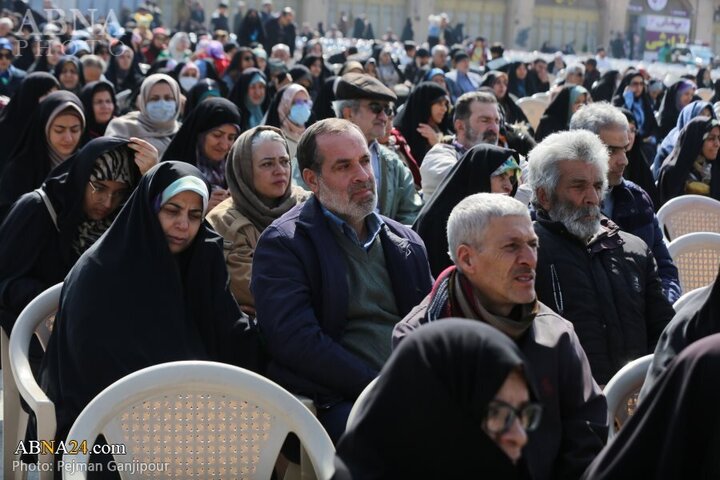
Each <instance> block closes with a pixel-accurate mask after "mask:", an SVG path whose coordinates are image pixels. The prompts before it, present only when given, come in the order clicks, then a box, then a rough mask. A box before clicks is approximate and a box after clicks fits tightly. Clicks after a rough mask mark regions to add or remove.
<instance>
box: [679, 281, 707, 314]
mask: <svg viewBox="0 0 720 480" xmlns="http://www.w3.org/2000/svg"><path fill="white" fill-rule="evenodd" d="M711 288H712V284H710V285H706V286H704V287H700V288H696V289H695V290H691V291H689V292H687V293H684V294H683V295H682V296H681V297H680V298H678V299H677V300H675V303H673V309H674V310H675V311H676V312H677V311H678V310H680V309H681V308H682V307H684V306H685V304H686V303H688V302H690V301H691V300H694V299H695V298H697V297H699V296H701V295H703V294H704V293H705V292H706V291H708V290H710V289H711Z"/></svg>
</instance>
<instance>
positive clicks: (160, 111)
mask: <svg viewBox="0 0 720 480" xmlns="http://www.w3.org/2000/svg"><path fill="white" fill-rule="evenodd" d="M176 109H177V103H176V102H175V100H155V101H154V102H148V103H147V105H146V106H145V111H146V112H147V115H148V117H150V120H152V121H153V122H158V123H163V122H168V121H170V120H172V119H173V117H175V110H176Z"/></svg>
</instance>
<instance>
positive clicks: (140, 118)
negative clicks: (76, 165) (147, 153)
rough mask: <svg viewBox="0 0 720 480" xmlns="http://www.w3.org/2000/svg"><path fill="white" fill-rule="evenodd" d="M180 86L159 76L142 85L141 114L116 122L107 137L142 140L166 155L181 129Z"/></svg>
mask: <svg viewBox="0 0 720 480" xmlns="http://www.w3.org/2000/svg"><path fill="white" fill-rule="evenodd" d="M179 102H180V86H179V85H178V84H177V82H176V81H175V80H173V79H172V77H170V76H169V75H165V74H164V73H155V74H153V75H150V76H149V77H147V78H146V79H145V80H144V81H143V83H142V85H141V86H140V93H139V94H138V98H137V106H138V110H139V111H137V112H130V113H128V114H126V115H123V116H122V117H118V118H115V119H113V120H112V121H111V122H110V124H109V125H108V126H107V129H106V130H105V135H108V136H115V137H120V138H130V137H138V138H142V139H143V140H147V141H148V142H150V143H151V144H152V145H153V146H154V147H155V148H157V150H158V153H159V155H160V156H162V155H163V153H165V150H166V149H167V147H168V145H170V142H171V141H172V138H173V136H174V135H175V134H176V133H177V131H178V130H179V129H180V123H179V122H178V121H177V119H178V117H179V116H180V108H179Z"/></svg>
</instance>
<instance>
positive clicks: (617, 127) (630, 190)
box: [570, 102, 682, 304]
mask: <svg viewBox="0 0 720 480" xmlns="http://www.w3.org/2000/svg"><path fill="white" fill-rule="evenodd" d="M628 128H629V126H628V122H627V118H625V115H623V114H622V112H621V111H620V110H619V109H618V108H617V107H614V106H613V105H610V104H609V103H606V102H600V103H593V104H590V105H587V106H585V107H583V108H581V109H580V110H579V111H578V112H577V113H575V115H573V117H572V120H571V121H570V129H571V130H589V131H591V132H593V133H594V134H596V135H597V136H598V137H600V140H602V142H603V143H604V144H605V146H606V147H607V148H608V152H609V153H610V160H609V164H608V167H609V168H608V191H607V194H606V195H605V198H604V199H603V206H602V212H603V213H604V214H605V215H606V216H607V217H608V218H610V219H611V220H612V221H613V222H615V224H617V226H618V227H620V229H622V230H623V231H625V232H628V233H632V234H633V235H635V236H636V237H640V238H641V239H642V240H644V241H645V243H646V244H647V246H648V247H650V250H651V251H652V253H653V256H654V257H655V262H657V267H658V275H659V276H660V281H661V282H662V289H663V293H664V294H665V297H666V298H667V299H668V301H669V302H670V303H671V304H672V303H675V300H677V299H678V298H680V295H681V294H682V290H681V288H680V279H679V277H678V269H677V267H676V266H675V264H674V263H673V260H672V257H670V252H668V249H667V246H666V245H665V242H664V241H663V234H662V230H660V224H659V223H658V219H657V215H655V209H654V208H653V203H652V200H650V196H649V195H648V194H647V192H645V190H643V189H642V188H641V187H639V186H638V185H636V184H634V183H633V182H631V181H629V180H625V179H624V178H623V176H622V175H623V171H624V170H625V167H626V166H627V164H628V159H627V155H626V154H625V152H626V149H627V148H629V146H630V145H629V143H630V139H629V138H628Z"/></svg>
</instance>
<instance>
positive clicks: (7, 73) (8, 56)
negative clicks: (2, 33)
mask: <svg viewBox="0 0 720 480" xmlns="http://www.w3.org/2000/svg"><path fill="white" fill-rule="evenodd" d="M13 58H15V55H14V54H13V46H12V43H10V40H8V39H7V38H0V95H5V96H7V97H12V95H13V93H15V90H17V88H18V87H19V86H20V83H21V82H22V80H23V78H25V72H24V71H22V70H20V69H19V68H16V67H14V66H13V65H12V61H13Z"/></svg>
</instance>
